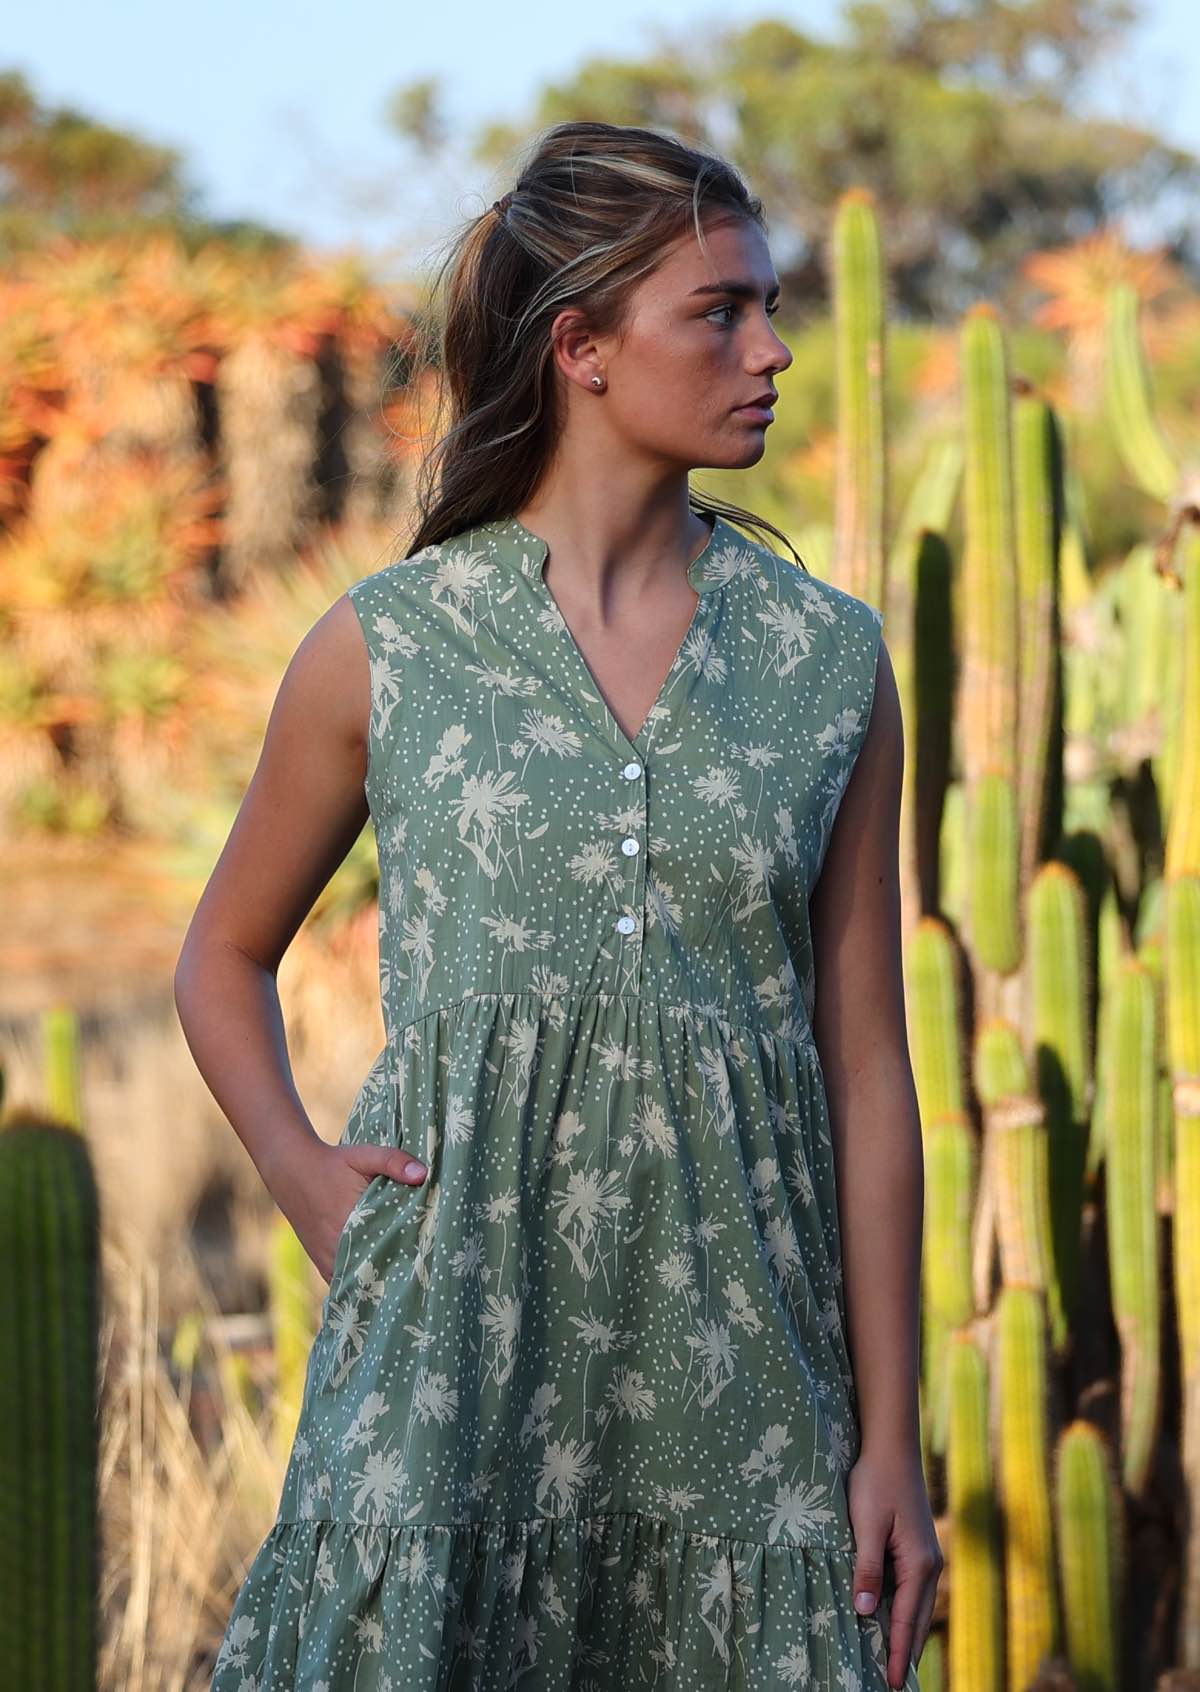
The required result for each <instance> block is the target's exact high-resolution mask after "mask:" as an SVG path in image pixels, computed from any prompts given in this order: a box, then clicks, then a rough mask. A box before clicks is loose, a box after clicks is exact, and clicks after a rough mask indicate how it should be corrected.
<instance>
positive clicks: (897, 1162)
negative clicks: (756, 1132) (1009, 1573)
mask: <svg viewBox="0 0 1200 1692" xmlns="http://www.w3.org/2000/svg"><path fill="white" fill-rule="evenodd" d="M903 761H904V733H903V723H902V719H901V714H900V700H899V695H898V693H897V690H896V681H895V676H894V674H893V671H892V663H891V658H890V655H889V654H888V651H887V648H886V646H885V645H884V644H883V643H882V642H881V643H880V652H879V662H878V666H877V669H876V680H875V698H874V704H873V707H872V710H871V719H870V722H869V724H868V726H867V732H866V736H865V738H864V741H863V744H862V746H861V747H860V749H859V753H858V757H857V759H856V760H855V764H854V769H853V772H852V774H851V777H850V782H849V784H848V786H847V788H846V791H845V793H844V794H843V795H842V801H841V805H840V806H839V809H838V814H837V819H836V821H835V823H834V831H833V837H832V838H831V840H830V843H829V847H828V850H827V852H826V854H825V862H824V865H823V866H822V870H821V875H820V879H819V880H818V882H817V886H816V888H815V889H814V890H813V897H812V903H811V917H812V934H813V953H814V958H815V962H816V974H817V995H816V1011H815V1016H814V1027H813V1032H814V1035H815V1036H816V1041H817V1049H818V1051H819V1052H820V1055H821V1067H822V1069H823V1071H824V1074H825V1081H826V1090H827V1093H828V1096H829V1109H830V1125H831V1129H832V1133H833V1143H834V1160H835V1165H836V1170H837V1185H838V1216H839V1222H840V1227H841V1234H842V1258H843V1263H844V1267H845V1292H846V1306H847V1320H848V1324H849V1335H848V1338H849V1345H850V1351H851V1362H852V1367H853V1370H854V1379H855V1386H856V1389H857V1392H858V1397H859V1410H860V1416H861V1423H862V1436H863V1438H862V1443H863V1450H864V1451H867V1450H872V1451H879V1452H880V1453H881V1454H885V1453H886V1454H888V1455H896V1456H904V1457H913V1456H914V1455H916V1456H918V1457H919V1453H920V1428H919V1415H918V1393H917V1379H918V1344H917V1339H918V1319H919V1309H920V1270H921V1236H922V1230H923V1211H924V1163H923V1157H922V1144H921V1127H920V1115H919V1111H918V1106H917V1094H916V1086H915V1084H914V1081H913V1075H912V1068H911V1064H910V1060H909V1054H908V1031H907V1024H906V1020H905V1011H904V986H903V976H902V972H901V944H900V878H899V861H898V854H899V831H900V830H899V824H900V785H901V773H902V768H903Z"/></svg>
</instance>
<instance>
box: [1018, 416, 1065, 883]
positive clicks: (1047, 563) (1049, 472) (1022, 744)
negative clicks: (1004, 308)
mask: <svg viewBox="0 0 1200 1692" xmlns="http://www.w3.org/2000/svg"><path fill="white" fill-rule="evenodd" d="M1012 427H1013V489H1014V513H1015V515H1014V522H1015V529H1016V541H1017V546H1016V558H1017V577H1018V591H1019V605H1018V611H1017V624H1018V627H1019V630H1020V637H1021V638H1020V644H1019V648H1018V653H1019V656H1018V681H1017V685H1018V687H1019V690H1020V694H1019V697H1020V708H1019V711H1018V714H1017V760H1018V761H1017V805H1018V810H1019V812H1020V816H1021V845H1020V853H1021V882H1022V885H1024V884H1025V883H1027V882H1028V881H1029V879H1030V878H1031V877H1032V875H1033V873H1034V870H1035V869H1036V867H1037V865H1038V864H1039V863H1040V862H1041V860H1042V859H1043V858H1044V857H1045V856H1046V855H1047V853H1048V852H1049V851H1050V850H1052V848H1053V845H1054V842H1055V841H1056V840H1057V838H1058V834H1059V829H1060V826H1061V807H1062V793H1061V783H1060V781H1059V779H1058V770H1057V768H1056V765H1055V762H1054V758H1053V756H1052V754H1054V753H1055V752H1056V751H1057V749H1058V745H1059V737H1060V732H1061V730H1060V724H1059V718H1060V706H1059V691H1058V614H1057V594H1058V583H1057V568H1056V558H1057V553H1058V531H1059V520H1060V514H1061V510H1062V495H1061V482H1062V466H1061V455H1060V451H1059V444H1058V432H1057V427H1056V422H1055V417H1054V413H1053V411H1052V410H1051V408H1050V406H1049V405H1047V403H1046V401H1045V400H1044V399H1042V398H1041V397H1040V396H1038V395H1036V394H1033V393H1030V392H1027V391H1024V390H1022V391H1019V392H1018V394H1017V396H1016V398H1015V399H1014V400H1013V406H1012ZM1060 762H1061V760H1060Z"/></svg>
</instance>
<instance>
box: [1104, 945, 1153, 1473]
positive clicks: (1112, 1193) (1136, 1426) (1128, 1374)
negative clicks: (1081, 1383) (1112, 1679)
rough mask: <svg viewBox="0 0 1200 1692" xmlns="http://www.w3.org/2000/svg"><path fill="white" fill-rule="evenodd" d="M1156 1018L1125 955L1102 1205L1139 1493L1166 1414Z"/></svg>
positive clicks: (1108, 1057) (1141, 974)
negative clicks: (1162, 1406) (1162, 1397)
mask: <svg viewBox="0 0 1200 1692" xmlns="http://www.w3.org/2000/svg"><path fill="white" fill-rule="evenodd" d="M1156 1020H1157V1019H1156V1014H1155V985H1154V978H1153V976H1152V975H1151V973H1150V971H1149V970H1148V969H1147V968H1146V966H1145V964H1143V963H1141V962H1140V961H1139V960H1138V959H1136V958H1126V959H1124V960H1123V961H1122V963H1121V967H1120V969H1119V971H1118V973H1117V979H1116V981H1115V982H1114V984H1113V1004H1112V1016H1111V1023H1110V1026H1109V1028H1108V1029H1107V1030H1106V1035H1107V1038H1108V1041H1109V1045H1108V1050H1107V1052H1106V1054H1105V1058H1104V1061H1105V1062H1106V1063H1107V1064H1108V1066H1109V1068H1108V1095H1107V1111H1108V1124H1107V1136H1108V1144H1107V1178H1106V1182H1105V1200H1106V1205H1107V1215H1108V1242H1109V1244H1108V1257H1109V1279H1110V1286H1111V1291H1112V1307H1113V1316H1114V1318H1115V1320H1116V1324H1117V1332H1118V1334H1119V1335H1120V1340H1121V1442H1122V1474H1121V1478H1122V1482H1123V1484H1124V1486H1125V1487H1126V1488H1127V1490H1128V1491H1129V1492H1131V1493H1133V1494H1135V1495H1136V1494H1138V1493H1140V1492H1141V1491H1142V1490H1143V1488H1144V1487H1145V1484H1146V1478H1147V1475H1148V1473H1149V1468H1150V1461H1151V1457H1152V1455H1153V1444H1154V1437H1155V1434H1156V1432H1157V1425H1158V1412H1159V1342H1160V1334H1159V1298H1160V1288H1159V1274H1158V1226H1157V1217H1156V1214H1155V1208H1154V1182H1155V1157H1154V1151H1155V1134H1156V1117H1157V1105H1158V1039H1157V1031H1156Z"/></svg>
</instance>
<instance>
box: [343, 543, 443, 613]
mask: <svg viewBox="0 0 1200 1692" xmlns="http://www.w3.org/2000/svg"><path fill="white" fill-rule="evenodd" d="M456 538H457V537H456ZM448 544H449V543H448V542H445V541H443V542H441V543H439V544H436V545H433V546H423V547H421V549H420V550H419V551H418V552H412V553H410V554H409V555H408V557H407V558H395V559H393V560H392V561H391V563H389V564H384V565H383V566H382V567H381V568H380V569H378V570H372V571H371V572H370V574H369V575H366V576H360V577H359V579H358V580H357V581H356V582H352V583H351V584H350V586H349V587H348V588H347V589H346V598H347V599H348V600H349V601H350V603H351V604H352V605H353V607H354V609H355V610H356V611H357V612H358V614H359V617H360V618H361V617H362V615H363V613H364V611H367V610H370V609H371V608H372V607H373V606H378V605H380V604H382V603H383V602H384V601H385V600H386V599H387V598H388V597H389V596H390V595H391V594H393V593H396V592H402V591H403V590H404V589H405V588H406V587H407V586H409V585H410V584H412V583H414V582H416V581H417V580H418V579H419V578H420V577H422V576H425V575H427V574H428V573H429V571H430V570H432V569H436V568H437V567H438V565H439V564H440V562H441V558H442V552H443V549H444V547H445V546H446V545H448Z"/></svg>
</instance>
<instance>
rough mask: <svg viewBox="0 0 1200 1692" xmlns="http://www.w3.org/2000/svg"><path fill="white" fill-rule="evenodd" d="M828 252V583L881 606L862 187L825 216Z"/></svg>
mask: <svg viewBox="0 0 1200 1692" xmlns="http://www.w3.org/2000/svg"><path fill="white" fill-rule="evenodd" d="M831 254H832V266H831V268H832V282H833V301H834V313H833V317H834V344H835V357H836V360H837V413H838V416H837V421H838V427H837V488H836V501H835V517H834V580H835V581H836V582H837V584H838V586H839V587H843V588H846V589H848V590H849V592H851V593H855V594H857V595H858V596H859V598H860V599H865V600H867V601H869V603H870V604H872V605H874V606H877V607H878V608H879V609H880V610H882V609H883V605H884V593H885V588H886V583H885V581H884V568H885V554H884V532H885V517H886V503H887V455H886V453H885V452H884V417H883V393H884V388H883V378H884V351H885V349H884V325H885V323H886V302H885V297H884V272H883V257H882V253H881V250H880V240H879V223H878V219H877V217H876V215H875V207H874V196H873V195H871V194H870V193H868V192H867V191H866V190H865V189H861V188H852V189H850V190H849V191H848V192H847V193H845V194H843V195H842V197H841V200H840V201H839V203H838V206H837V208H836V210H835V212H834V216H833V229H832V235H831Z"/></svg>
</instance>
